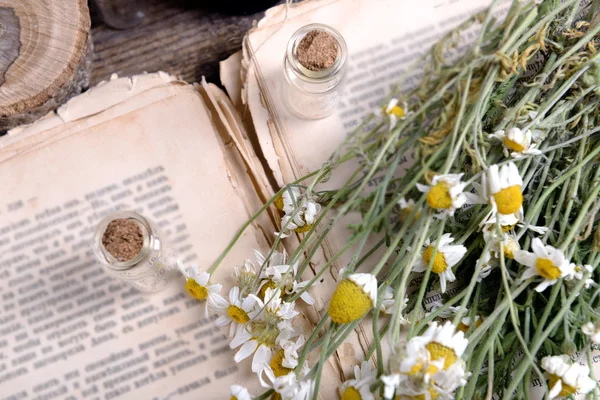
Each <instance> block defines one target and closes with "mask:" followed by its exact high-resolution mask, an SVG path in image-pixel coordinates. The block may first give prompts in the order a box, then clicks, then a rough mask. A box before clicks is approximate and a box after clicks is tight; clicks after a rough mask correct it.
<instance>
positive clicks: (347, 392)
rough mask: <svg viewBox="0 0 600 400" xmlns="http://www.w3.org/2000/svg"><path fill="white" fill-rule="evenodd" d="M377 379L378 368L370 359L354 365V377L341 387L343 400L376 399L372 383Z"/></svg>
mask: <svg viewBox="0 0 600 400" xmlns="http://www.w3.org/2000/svg"><path fill="white" fill-rule="evenodd" d="M376 381H377V370H376V369H375V368H373V367H372V365H371V363H369V362H368V361H363V362H362V363H361V364H360V367H359V366H358V365H355V366H354V379H349V380H347V381H345V382H344V383H343V384H342V386H341V387H340V393H341V400H374V398H375V397H374V396H373V393H372V392H371V385H372V384H373V383H375V382H376Z"/></svg>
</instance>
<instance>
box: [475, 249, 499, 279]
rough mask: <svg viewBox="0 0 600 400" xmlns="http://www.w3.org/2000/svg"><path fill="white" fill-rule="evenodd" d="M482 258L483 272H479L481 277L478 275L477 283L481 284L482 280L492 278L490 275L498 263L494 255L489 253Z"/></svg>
mask: <svg viewBox="0 0 600 400" xmlns="http://www.w3.org/2000/svg"><path fill="white" fill-rule="evenodd" d="M481 258H482V261H481V262H482V264H481V270H480V271H479V275H477V282H481V281H482V280H484V279H485V278H487V277H488V276H490V274H491V273H492V270H493V269H494V267H496V262H495V260H494V259H493V258H492V254H491V253H490V252H489V251H488V252H486V253H485V254H482V255H481Z"/></svg>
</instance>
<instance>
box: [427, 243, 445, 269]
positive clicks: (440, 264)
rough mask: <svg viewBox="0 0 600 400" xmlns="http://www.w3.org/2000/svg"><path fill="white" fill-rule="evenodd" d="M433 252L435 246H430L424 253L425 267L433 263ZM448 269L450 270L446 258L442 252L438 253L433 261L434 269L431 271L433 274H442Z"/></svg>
mask: <svg viewBox="0 0 600 400" xmlns="http://www.w3.org/2000/svg"><path fill="white" fill-rule="evenodd" d="M433 250H434V247H433V245H430V246H427V248H426V249H425V251H424V252H423V261H424V262H425V265H429V263H430V262H431V256H432V255H433ZM446 268H448V264H447V263H446V258H445V257H444V255H443V254H442V253H441V252H440V251H438V252H437V253H436V255H435V258H434V260H433V267H432V269H431V270H432V271H433V272H435V273H436V274H441V273H442V272H444V271H445V270H446Z"/></svg>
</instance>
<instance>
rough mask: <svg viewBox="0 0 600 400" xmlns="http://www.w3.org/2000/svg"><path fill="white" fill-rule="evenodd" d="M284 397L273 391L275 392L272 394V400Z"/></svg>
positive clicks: (279, 399)
mask: <svg viewBox="0 0 600 400" xmlns="http://www.w3.org/2000/svg"><path fill="white" fill-rule="evenodd" d="M281 399H282V397H281V395H280V394H279V393H277V392H273V394H272V395H271V400H281Z"/></svg>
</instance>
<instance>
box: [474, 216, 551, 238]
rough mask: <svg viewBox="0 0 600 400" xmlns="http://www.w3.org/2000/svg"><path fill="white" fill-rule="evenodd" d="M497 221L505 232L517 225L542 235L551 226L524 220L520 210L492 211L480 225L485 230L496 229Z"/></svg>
mask: <svg viewBox="0 0 600 400" xmlns="http://www.w3.org/2000/svg"><path fill="white" fill-rule="evenodd" d="M496 221H497V222H498V224H499V225H500V229H502V231H503V232H509V231H512V230H513V229H515V228H516V227H519V228H526V229H529V230H530V231H532V232H535V233H537V234H540V235H543V234H545V233H546V232H548V231H549V228H548V227H546V226H536V225H531V224H528V223H526V222H524V221H523V213H522V212H520V211H519V212H516V213H513V214H497V213H493V212H492V213H490V214H489V215H488V216H487V218H485V219H484V220H483V221H482V222H481V224H479V225H480V226H481V227H483V229H484V232H485V230H492V229H494V227H495V226H496Z"/></svg>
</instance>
